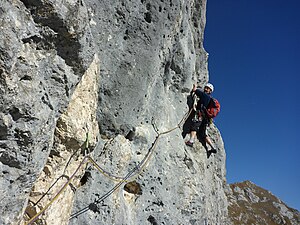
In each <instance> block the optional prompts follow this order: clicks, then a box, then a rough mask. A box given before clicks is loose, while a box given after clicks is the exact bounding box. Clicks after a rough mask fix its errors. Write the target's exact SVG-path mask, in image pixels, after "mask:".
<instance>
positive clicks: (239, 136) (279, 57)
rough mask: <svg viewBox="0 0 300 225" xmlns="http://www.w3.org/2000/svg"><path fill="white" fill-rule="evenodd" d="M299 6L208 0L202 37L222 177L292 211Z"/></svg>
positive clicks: (299, 195) (299, 86)
mask: <svg viewBox="0 0 300 225" xmlns="http://www.w3.org/2000/svg"><path fill="white" fill-rule="evenodd" d="M299 12H300V1H299V0H286V1H282V0H272V1H271V0H226V1H220V0H207V15H206V19H207V21H206V29H205V39H204V46H205V49H206V51H207V52H208V53H209V60H208V66H209V74H210V81H211V82H212V83H213V84H214V85H215V92H214V95H213V96H214V97H216V98H217V99H218V100H219V101H220V103H221V107H222V108H221V112H220V114H219V116H218V118H217V119H216V121H215V123H216V125H217V126H218V128H219V129H220V131H221V134H222V137H223V140H224V143H225V149H226V153H227V161H226V168H227V181H228V183H234V182H241V181H244V180H251V181H252V182H254V183H255V184H256V185H258V186H260V187H262V188H265V189H267V190H269V191H270V192H271V193H273V194H274V195H276V196H277V197H279V198H280V199H281V200H282V201H284V202H285V203H287V205H289V206H290V207H292V208H295V209H297V210H300V147H299V145H300V132H299V128H300V94H299V91H300V16H299V15H300V13H299Z"/></svg>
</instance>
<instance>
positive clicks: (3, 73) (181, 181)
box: [0, 0, 227, 224]
mask: <svg viewBox="0 0 300 225" xmlns="http://www.w3.org/2000/svg"><path fill="white" fill-rule="evenodd" d="M205 10H206V0H190V1H184V0H170V1H162V0H152V1H148V0H141V1H131V0H126V1H125V0H116V1H110V0H109V1H96V0H95V1H94V0H86V1H83V0H81V1H75V0H68V1H62V2H61V1H48V0H20V1H18V0H17V1H2V2H1V3H0V11H1V13H0V26H1V28H2V31H3V32H2V34H1V35H0V92H1V95H0V96H1V97H0V101H1V105H0V127H1V132H0V165H1V181H0V182H1V200H2V205H3V207H1V209H0V215H1V217H0V218H1V219H0V223H3V224H9V223H12V224H19V223H28V221H29V223H34V222H37V221H38V222H39V223H41V224H147V223H148V224H225V223H227V199H226V196H225V193H224V188H225V187H226V179H225V173H226V171H225V151H224V145H223V141H222V138H221V135H220V133H219V131H218V129H217V128H216V127H215V126H214V125H211V126H210V127H209V129H208V131H209V135H210V136H211V138H212V139H213V142H214V143H215V145H216V146H217V148H218V153H217V154H216V155H212V156H211V157H209V158H208V157H207V153H206V150H205V148H204V146H203V145H202V144H201V143H200V142H197V143H196V146H195V148H190V147H187V146H185V144H184V138H185V132H184V131H183V128H186V125H187V122H188V121H185V120H182V119H183V118H185V116H186V115H187V114H186V113H188V111H189V108H188V96H189V92H190V89H191V87H192V84H193V83H195V82H198V83H199V84H200V85H203V84H204V83H206V82H207V81H208V71H207V53H206V52H205V50H204V49H203V32H204V27H205ZM88 153H89V157H90V158H87V154H88ZM99 166H100V167H101V168H99ZM103 170H104V171H103ZM124 177H126V179H123V180H122V178H124ZM21 221H22V222H21Z"/></svg>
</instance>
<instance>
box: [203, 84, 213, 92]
mask: <svg viewBox="0 0 300 225" xmlns="http://www.w3.org/2000/svg"><path fill="white" fill-rule="evenodd" d="M205 87H208V88H210V90H211V92H213V91H214V85H212V84H211V83H207V84H206V85H205Z"/></svg>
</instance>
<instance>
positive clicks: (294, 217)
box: [226, 181, 300, 225]
mask: <svg viewBox="0 0 300 225" xmlns="http://www.w3.org/2000/svg"><path fill="white" fill-rule="evenodd" d="M226 194H227V198H228V201H229V206H228V211H229V217H230V219H231V220H232V222H233V224H239V225H240V224H259V225H261V224H268V225H273V224H293V225H294V224H295V225H296V224H300V213H299V211H297V210H295V209H292V208H290V207H288V206H287V205H286V204H285V203H284V202H282V201H281V200H280V199H278V198H277V197H276V196H274V195H273V194H272V193H270V192H269V191H267V190H265V189H263V188H261V187H258V186H256V185H255V184H254V183H252V182H250V181H244V182H241V183H234V184H231V185H230V189H229V190H228V192H227V193H226Z"/></svg>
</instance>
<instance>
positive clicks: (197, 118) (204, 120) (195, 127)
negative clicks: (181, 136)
mask: <svg viewBox="0 0 300 225" xmlns="http://www.w3.org/2000/svg"><path fill="white" fill-rule="evenodd" d="M213 91H214V86H213V85H212V84H211V83H207V84H206V85H205V87H204V90H203V91H202V90H201V89H199V88H197V87H196V85H195V84H194V85H193V89H192V93H193V94H195V95H196V96H197V97H198V98H199V100H198V101H197V102H195V103H194V106H193V112H192V114H193V115H192V116H193V119H192V124H191V127H190V138H189V140H188V141H186V142H185V144H186V145H188V146H190V147H193V144H194V142H195V139H196V137H197V132H198V134H199V136H200V137H201V138H204V139H205V142H206V143H207V144H209V146H210V147H211V150H210V151H209V153H216V152H217V150H216V149H215V148H214V146H213V144H212V141H211V140H210V138H209V137H208V135H207V131H206V128H207V125H208V124H209V123H210V118H212V116H210V114H209V112H208V108H209V107H210V105H211V104H213V102H212V101H213V98H212V97H211V96H210V95H211V93H212V92H213Z"/></svg>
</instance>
